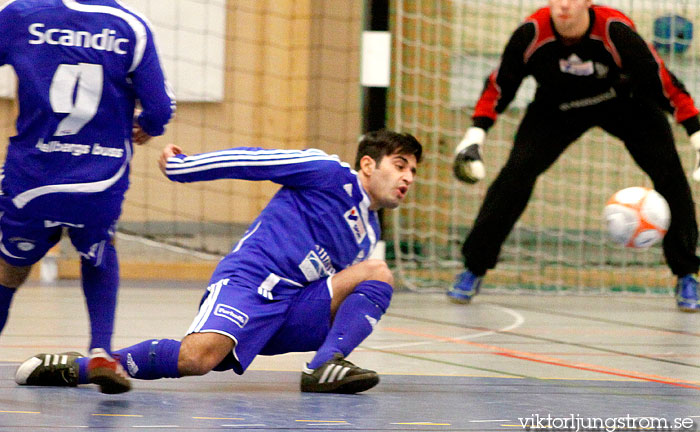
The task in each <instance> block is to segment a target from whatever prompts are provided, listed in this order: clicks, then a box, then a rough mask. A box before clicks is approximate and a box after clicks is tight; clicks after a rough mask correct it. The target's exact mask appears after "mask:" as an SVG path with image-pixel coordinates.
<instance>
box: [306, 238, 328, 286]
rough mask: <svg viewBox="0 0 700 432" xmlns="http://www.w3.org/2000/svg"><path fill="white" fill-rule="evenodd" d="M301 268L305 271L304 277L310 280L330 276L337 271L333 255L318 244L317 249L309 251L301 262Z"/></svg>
mask: <svg viewBox="0 0 700 432" xmlns="http://www.w3.org/2000/svg"><path fill="white" fill-rule="evenodd" d="M299 270H301V272H302V273H304V277H306V280H307V281H309V282H313V281H316V280H319V279H321V278H322V277H328V276H330V275H332V274H333V273H335V269H334V268H333V263H332V262H331V257H330V256H328V252H326V250H325V249H323V248H322V247H321V246H319V245H316V250H312V251H309V253H308V254H306V257H305V258H304V261H302V262H301V264H299Z"/></svg>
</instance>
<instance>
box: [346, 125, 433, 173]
mask: <svg viewBox="0 0 700 432" xmlns="http://www.w3.org/2000/svg"><path fill="white" fill-rule="evenodd" d="M394 153H399V154H412V155H414V156H415V157H416V162H420V160H421V156H422V154H423V147H422V146H421V144H420V143H419V142H418V140H417V139H416V138H415V137H414V136H413V135H411V134H409V133H399V132H394V131H390V130H386V129H382V130H378V131H374V132H367V133H366V134H364V135H362V136H361V137H360V143H359V145H358V147H357V156H356V157H355V169H356V170H359V169H360V160H361V159H362V157H363V156H369V157H371V158H372V159H374V161H375V162H376V163H377V164H379V163H380V162H381V160H382V158H383V157H384V156H387V155H392V154H394Z"/></svg>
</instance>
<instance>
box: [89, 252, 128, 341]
mask: <svg viewBox="0 0 700 432" xmlns="http://www.w3.org/2000/svg"><path fill="white" fill-rule="evenodd" d="M80 264H81V271H82V285H83V294H84V295H85V303H86V305H87V310H88V315H89V316H90V349H93V348H104V349H105V351H107V352H111V351H112V332H113V331H114V314H115V312H116V309H117V289H118V288H119V261H118V260H117V251H116V250H115V249H114V245H112V244H107V245H106V246H105V248H104V251H103V255H102V263H101V264H100V266H99V267H95V266H93V265H92V264H90V262H89V261H87V260H85V259H81V263H80Z"/></svg>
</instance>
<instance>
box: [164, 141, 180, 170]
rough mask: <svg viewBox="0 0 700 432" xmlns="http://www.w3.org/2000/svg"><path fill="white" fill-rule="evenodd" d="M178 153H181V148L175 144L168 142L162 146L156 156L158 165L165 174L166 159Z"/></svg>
mask: <svg viewBox="0 0 700 432" xmlns="http://www.w3.org/2000/svg"><path fill="white" fill-rule="evenodd" d="M179 154H182V149H181V148H180V147H178V146H176V145H175V144H168V145H166V146H165V147H164V148H163V152H162V153H161V154H160V158H158V167H160V170H161V172H162V173H163V174H165V166H166V165H167V164H168V159H169V158H171V157H173V156H175V155H179ZM166 175H167V174H166Z"/></svg>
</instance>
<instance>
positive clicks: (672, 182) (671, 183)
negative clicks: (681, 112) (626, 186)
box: [605, 103, 700, 312]
mask: <svg viewBox="0 0 700 432" xmlns="http://www.w3.org/2000/svg"><path fill="white" fill-rule="evenodd" d="M629 105H630V106H629V107H627V108H626V109H621V110H618V113H619V114H618V115H617V116H616V117H615V121H614V122H613V121H610V124H606V125H605V129H606V130H607V131H609V132H610V133H612V134H614V135H616V136H618V137H619V138H621V139H622V140H623V141H624V143H625V147H626V148H627V150H628V151H629V153H630V155H631V156H632V158H633V159H634V161H635V162H636V163H637V164H638V165H639V166H640V168H642V170H644V172H645V173H647V175H648V176H649V178H651V181H652V182H653V184H654V189H655V190H656V191H657V192H659V193H660V194H661V195H662V196H663V197H664V198H665V199H666V201H667V202H668V206H669V208H670V210H671V225H670V226H669V229H668V232H667V233H666V236H665V237H664V240H663V248H664V255H665V257H666V262H667V264H668V266H669V268H670V269H671V272H673V274H674V275H676V276H677V277H678V282H677V284H676V300H677V305H678V307H679V308H680V309H681V310H682V311H686V312H696V311H700V305H699V304H698V293H697V291H698V282H697V281H696V279H695V277H694V276H693V275H694V274H695V273H697V272H698V268H699V267H700V259H699V258H698V257H697V255H695V248H696V245H697V241H698V226H697V222H696V219H695V205H694V203H693V196H692V192H691V190H690V185H689V184H688V180H687V178H686V175H685V173H684V172H683V166H682V165H681V161H680V158H679V156H678V152H677V150H676V146H675V143H674V140H673V134H672V131H671V127H670V125H669V123H668V120H667V119H666V116H665V114H664V113H663V112H662V111H661V110H660V109H658V108H655V107H652V106H646V105H643V104H634V103H630V104H629Z"/></svg>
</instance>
